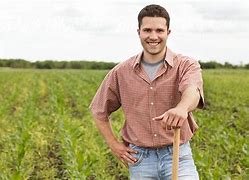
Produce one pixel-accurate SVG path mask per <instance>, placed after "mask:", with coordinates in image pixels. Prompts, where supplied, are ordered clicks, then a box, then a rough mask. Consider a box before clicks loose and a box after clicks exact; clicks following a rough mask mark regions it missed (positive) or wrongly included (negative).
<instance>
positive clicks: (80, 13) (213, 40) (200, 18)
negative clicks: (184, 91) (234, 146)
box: [0, 0, 249, 65]
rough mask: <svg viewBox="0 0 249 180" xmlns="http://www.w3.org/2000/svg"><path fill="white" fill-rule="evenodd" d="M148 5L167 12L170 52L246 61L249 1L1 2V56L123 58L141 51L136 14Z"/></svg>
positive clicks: (32, 59) (51, 58)
mask: <svg viewBox="0 0 249 180" xmlns="http://www.w3.org/2000/svg"><path fill="white" fill-rule="evenodd" d="M148 4H159V5H161V6H163V7H165V8H166V9H167V11H168V12H169V14H170V17H171V22H170V29H171V34H170V36H169V39H168V42H167V46H168V47H169V48H170V49H171V50H173V51H174V52H176V53H180V54H183V55H186V56H189V57H192V58H194V59H196V60H202V61H204V62H205V61H211V60H215V61H217V62H220V63H224V62H229V63H232V64H238V65H241V64H247V63H249V45H248V42H249V1H248V0H91V1H88V0H8V1H7V0H5V1H4V0H1V1H0V58H21V59H26V60H29V61H37V60H68V61H70V60H96V61H108V62H122V61H124V60H126V59H128V58H129V57H131V56H133V55H135V54H137V53H139V52H141V51H142V47H141V44H140V40H139V37H138V35H137V31H136V30H137V15H138V13H139V11H140V10H141V9H142V8H143V7H144V6H146V5H148Z"/></svg>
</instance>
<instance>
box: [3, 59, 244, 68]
mask: <svg viewBox="0 0 249 180" xmlns="http://www.w3.org/2000/svg"><path fill="white" fill-rule="evenodd" d="M199 63H200V64H201V67H202V69H218V68H226V69H242V68H243V69H249V64H245V65H233V64H230V63H228V62H225V63H224V64H221V63H218V62H216V61H209V62H202V61H199ZM115 65H117V63H113V62H98V61H52V60H47V61H36V62H30V61H27V60H23V59H0V67H10V68H35V69H112V68H113V67H114V66H115Z"/></svg>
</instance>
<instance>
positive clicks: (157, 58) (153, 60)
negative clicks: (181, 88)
mask: <svg viewBox="0 0 249 180" xmlns="http://www.w3.org/2000/svg"><path fill="white" fill-rule="evenodd" d="M166 51H167V48H165V50H164V51H162V52H161V53H159V54H155V55H152V54H149V53H147V52H145V51H144V52H143V57H142V58H143V60H144V61H145V62H147V63H157V62H159V61H161V60H163V59H164V58H165V56H166Z"/></svg>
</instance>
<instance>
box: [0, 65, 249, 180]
mask: <svg viewBox="0 0 249 180" xmlns="http://www.w3.org/2000/svg"><path fill="white" fill-rule="evenodd" d="M106 73H107V71H96V70H64V71H62V70H21V69H15V70H12V69H0V102H1V103H0V179H3V180H5V179H6V180H7V179H8V180H9V179H17V180H18V179H20V180H21V179H88V180H93V179H100V180H102V179H108V180H109V179H110V180H112V179H114V180H115V179H128V171H127V169H126V168H125V167H124V166H123V165H122V164H121V163H119V162H118V161H117V159H116V158H115V157H113V156H112V154H111V152H110V150H109V148H108V147H107V146H106V144H105V142H104V141H103V139H102V137H101V136H100V134H99V133H98V131H97V129H96V127H95V125H94V122H93V120H92V117H91V115H90V112H89V109H88V106H89V104H90V102H91V99H92V98H93V96H94V94H95V92H96V90H97V88H98V87H99V85H100V83H101V81H102V80H103V78H104V76H105V74H106ZM203 78H204V82H205V84H204V92H205V100H206V104H207V105H206V108H205V109H204V110H197V111H195V112H194V114H195V117H196V121H197V123H198V125H199V127H200V128H199V130H198V131H197V133H196V134H195V136H194V138H193V140H192V143H191V144H192V149H193V156H194V159H195V162H196V165H197V168H198V171H199V174H200V178H201V179H235V180H237V179H238V180H242V179H249V158H248V157H249V141H248V139H249V96H248V89H249V71H246V70H205V71H203ZM112 119H113V121H112V123H113V127H114V130H115V133H116V135H118V136H119V130H120V128H121V126H122V124H123V121H124V120H123V116H122V114H121V111H118V112H115V113H114V114H113V117H112Z"/></svg>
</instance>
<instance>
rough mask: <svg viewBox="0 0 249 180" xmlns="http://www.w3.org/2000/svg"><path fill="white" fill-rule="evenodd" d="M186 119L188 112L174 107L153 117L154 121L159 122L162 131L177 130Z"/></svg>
mask: <svg viewBox="0 0 249 180" xmlns="http://www.w3.org/2000/svg"><path fill="white" fill-rule="evenodd" d="M187 117H188V111H187V110H186V109H184V108H180V107H175V108H172V109H169V110H168V111H166V112H165V113H163V114H162V115H160V116H158V117H155V118H154V120H156V121H161V125H162V127H163V128H164V129H166V128H167V129H168V130H171V129H172V128H179V127H181V126H182V124H183V122H184V121H185V120H186V119H187Z"/></svg>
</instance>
